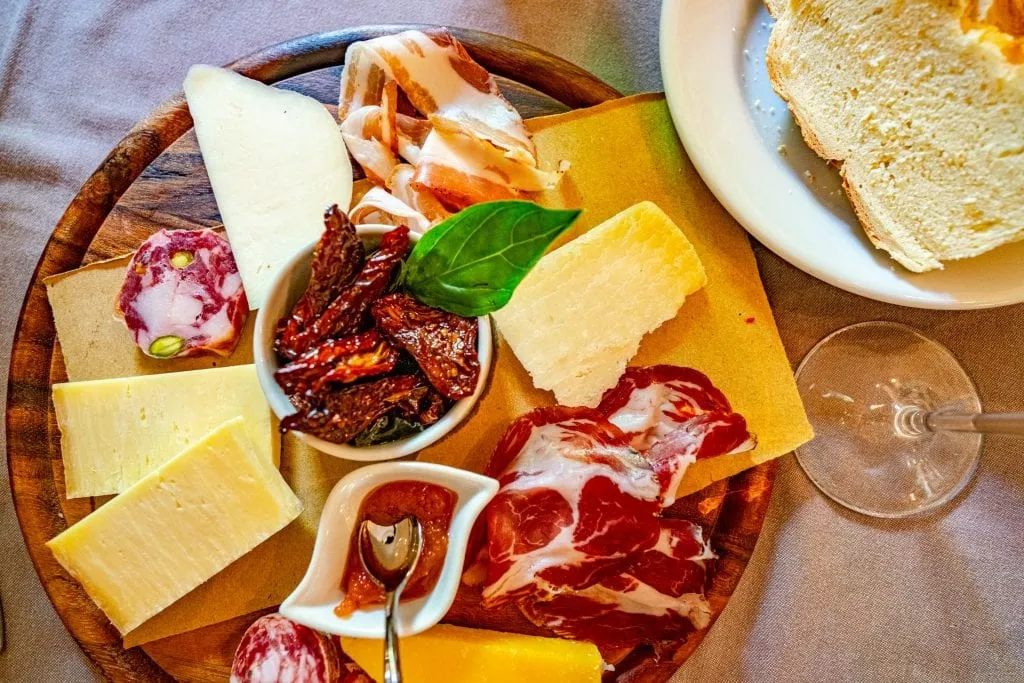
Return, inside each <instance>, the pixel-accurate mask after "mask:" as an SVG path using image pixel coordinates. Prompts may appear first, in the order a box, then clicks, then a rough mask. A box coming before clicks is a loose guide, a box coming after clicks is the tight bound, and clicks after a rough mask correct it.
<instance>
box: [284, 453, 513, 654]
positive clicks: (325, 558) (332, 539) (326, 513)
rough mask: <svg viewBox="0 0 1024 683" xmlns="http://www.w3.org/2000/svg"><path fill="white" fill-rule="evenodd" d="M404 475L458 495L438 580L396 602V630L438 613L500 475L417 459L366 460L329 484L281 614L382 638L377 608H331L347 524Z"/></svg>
mask: <svg viewBox="0 0 1024 683" xmlns="http://www.w3.org/2000/svg"><path fill="white" fill-rule="evenodd" d="M410 480H412V481H422V482H426V483H431V484H437V485H440V486H444V487H446V488H448V489H450V490H452V491H454V492H455V493H456V494H457V495H458V500H457V501H456V504H455V508H454V510H453V512H452V521H451V524H450V526H449V528H448V550H447V553H446V554H445V560H444V565H443V568H442V571H441V575H440V577H439V578H438V581H437V584H436V585H435V586H434V589H433V590H432V591H431V592H430V593H429V594H428V595H426V596H423V597H420V598H414V599H412V600H408V601H402V602H401V603H399V608H398V614H397V618H398V632H399V634H400V635H405V636H409V635H415V634H417V633H421V632H423V631H425V630H427V629H428V628H430V627H431V626H433V625H435V624H437V623H438V622H439V621H440V620H441V619H443V618H444V615H445V614H447V613H448V610H449V609H450V608H451V606H452V603H453V602H454V601H455V596H456V594H457V592H458V589H459V585H460V583H461V581H462V570H463V564H464V560H465V555H466V548H467V545H468V543H469V536H470V534H471V532H472V530H473V526H474V525H475V523H476V520H477V518H478V517H479V516H480V514H481V513H482V512H483V510H484V508H485V507H486V506H487V504H488V503H489V502H490V501H491V499H492V498H494V496H495V495H496V494H497V492H498V482H497V480H495V479H492V478H491V477H487V476H484V475H482V474H477V473H475V472H470V471H468V470H462V469H458V468H455V467H450V466H448V465H440V464H436V463H429V462H419V461H407V462H385V463H377V464H373V465H366V466H364V467H360V468H359V469H357V470H355V471H353V472H350V473H349V474H348V475H346V476H345V477H343V478H342V479H341V480H339V481H338V482H337V483H336V484H335V485H334V488H333V489H332V490H331V493H330V495H329V496H328V497H327V501H326V502H325V503H324V508H323V512H322V513H321V515H320V523H319V526H318V528H317V535H316V543H315V545H314V547H313V556H312V558H311V559H310V563H309V567H308V568H307V570H306V574H305V575H304V576H303V578H302V581H301V582H299V585H298V586H296V588H295V590H294V591H292V593H291V594H290V595H289V596H288V597H287V598H285V600H284V602H282V603H281V607H280V613H281V614H282V615H284V616H285V617H287V618H289V619H292V620H293V621H297V622H298V623H300V624H304V625H306V626H309V627H310V628H313V629H316V630H319V631H322V632H324V633H330V634H333V635H339V636H349V637H353V638H383V637H384V610H383V607H370V608H364V609H360V610H357V611H356V612H355V613H354V614H353V615H351V616H349V617H346V618H342V617H339V616H337V615H336V614H335V613H334V607H335V606H336V605H337V604H338V603H339V602H340V601H341V599H342V598H343V597H344V591H343V589H342V581H343V580H344V575H345V570H346V567H347V565H348V553H349V552H350V551H351V548H350V546H351V540H352V531H353V529H352V527H354V525H355V522H356V521H358V515H359V509H360V508H361V506H362V503H363V500H364V499H365V497H366V495H367V494H369V493H370V492H371V491H373V490H374V489H376V488H377V487H378V486H381V485H383V484H386V483H389V482H395V481H410ZM346 520H348V522H349V523H348V524H347V525H346V524H345V521H346ZM317 595H320V596H321V597H319V598H317V597H316V596H317Z"/></svg>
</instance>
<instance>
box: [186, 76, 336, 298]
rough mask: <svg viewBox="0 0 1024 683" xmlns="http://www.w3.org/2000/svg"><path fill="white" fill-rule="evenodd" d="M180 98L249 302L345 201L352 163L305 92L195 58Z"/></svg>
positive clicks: (317, 105)
mask: <svg viewBox="0 0 1024 683" xmlns="http://www.w3.org/2000/svg"><path fill="white" fill-rule="evenodd" d="M184 89H185V98H186V99H187V100H188V107H189V111H190V112H191V114H192V119H193V120H194V121H195V130H196V137H198V138H199V148H200V150H202V153H203V162H204V163H205V165H206V171H207V173H208V174H209V176H210V185H211V186H212V187H213V194H214V196H215V197H216V198H217V208H218V209H220V215H221V218H222V219H223V221H224V227H225V228H227V232H228V239H230V240H231V246H232V248H233V249H234V252H235V258H236V259H237V260H238V268H239V270H240V271H241V273H242V281H243V282H244V283H245V291H246V293H247V294H248V297H249V306H250V307H252V308H254V309H255V308H259V307H260V306H262V305H263V300H264V299H265V298H266V296H267V289H268V288H269V286H270V282H271V280H272V279H273V278H274V276H275V275H276V274H277V272H278V270H279V269H280V268H281V266H282V265H284V264H285V263H286V262H287V261H288V259H290V258H291V257H292V256H294V255H295V253H296V252H298V251H299V249H301V248H302V247H304V246H306V245H307V244H309V243H311V242H313V241H314V240H315V239H316V238H317V237H318V236H319V235H320V232H321V230H323V222H322V221H323V211H324V209H325V208H326V207H328V206H330V205H332V204H337V205H338V206H339V207H340V208H341V209H342V210H343V211H347V210H348V206H349V202H350V201H351V200H352V164H351V162H349V159H348V152H347V151H346V149H345V141H344V140H343V139H342V137H341V132H340V131H339V130H338V126H337V124H336V123H335V122H334V117H332V116H331V113H330V112H329V111H327V109H326V108H325V107H324V106H323V105H322V104H320V103H319V102H317V101H316V100H314V99H313V98H311V97H306V96H305V95H300V94H299V93H297V92H292V91H290V90H282V89H280V88H273V87H270V86H268V85H264V84H262V83H260V82H259V81H254V80H251V79H249V78H246V77H244V76H242V75H240V74H237V73H235V72H233V71H229V70H227V69H220V68H217V67H213V66H205V65H202V64H197V65H196V66H193V67H192V68H191V69H189V72H188V76H187V77H186V78H185V84H184Z"/></svg>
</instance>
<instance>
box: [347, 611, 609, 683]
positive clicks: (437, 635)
mask: <svg viewBox="0 0 1024 683" xmlns="http://www.w3.org/2000/svg"><path fill="white" fill-rule="evenodd" d="M383 647H384V645H383V641H381V640H367V639H361V638H342V639H341V648H342V649H343V650H344V651H345V654H347V655H348V656H349V657H351V658H352V659H353V661H355V663H356V664H358V665H359V666H361V667H362V668H363V669H364V670H365V671H366V672H367V673H369V674H370V676H371V677H372V678H373V679H374V680H375V681H383V680H384V676H383V671H382V664H381V663H382V662H383V661H384V650H383ZM603 671H604V665H603V664H602V661H601V655H600V653H599V652H598V651H597V647H596V646H594V645H593V644H591V643H585V642H582V641H574V640H562V639H560V638H540V637H537V636H523V635H519V634H516V633H502V632H498V631H485V630H482V629H475V628H463V627H459V626H449V625H447V624H440V625H438V626H435V627H433V628H431V629H430V630H428V631H425V632H424V633H421V634H419V635H417V636H410V637H407V638H402V672H403V675H404V678H403V680H404V681H406V683H476V682H477V681H487V682H488V683H506V682H507V683H520V682H521V681H528V682H529V681H535V682H537V683H539V682H540V681H550V680H556V679H557V680H558V683H598V681H600V680H601V673H602V672H603ZM554 672H557V676H555V675H554Z"/></svg>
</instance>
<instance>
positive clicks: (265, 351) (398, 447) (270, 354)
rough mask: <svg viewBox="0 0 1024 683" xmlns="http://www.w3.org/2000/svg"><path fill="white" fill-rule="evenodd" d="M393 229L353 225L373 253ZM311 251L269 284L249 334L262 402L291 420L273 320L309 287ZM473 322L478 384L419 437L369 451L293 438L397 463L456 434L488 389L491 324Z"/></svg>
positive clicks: (340, 453)
mask: <svg viewBox="0 0 1024 683" xmlns="http://www.w3.org/2000/svg"><path fill="white" fill-rule="evenodd" d="M393 229H394V227H393V226H390V225H359V226H356V232H357V234H358V235H359V237H360V238H361V239H362V240H363V244H364V245H365V246H366V249H367V251H370V250H372V249H376V248H377V245H378V243H379V242H380V238H381V236H383V235H384V233H386V232H388V231H390V230H393ZM409 238H410V240H411V241H412V242H413V243H414V244H415V243H416V242H417V241H418V240H419V235H417V234H415V233H410V234H409ZM315 246H316V244H315V243H313V244H310V245H308V246H307V247H306V248H305V249H303V250H302V251H300V252H299V253H298V254H296V255H295V257H294V258H292V259H291V260H290V261H289V262H288V263H287V264H285V266H284V267H283V268H282V269H281V272H280V273H278V275H277V277H276V278H275V279H274V282H273V283H272V284H271V286H270V291H269V292H268V294H267V298H266V301H265V302H264V304H263V308H261V309H260V310H259V312H258V313H257V314H256V329H255V332H254V334H253V362H254V363H255V364H256V375H257V377H259V381H260V387H261V388H262V389H263V393H264V395H265V396H266V397H267V403H269V404H270V408H271V410H273V411H274V414H275V415H277V417H278V418H284V417H286V416H288V415H291V414H292V413H294V412H296V410H295V406H293V405H292V403H291V401H289V400H288V396H287V395H286V394H285V393H284V391H283V390H282V389H281V387H280V386H278V384H277V381H276V380H275V379H274V373H275V372H276V371H277V370H278V368H280V367H281V363H280V361H279V360H278V357H277V354H276V353H274V334H275V332H276V330H277V323H278V321H280V320H281V318H283V317H284V316H286V315H288V313H289V312H290V311H291V309H292V306H294V304H295V302H296V301H297V300H298V299H299V297H300V296H301V295H302V293H303V292H304V291H305V289H306V285H307V284H308V283H309V267H310V262H311V261H312V259H313V248H314V247H315ZM477 321H478V324H479V331H478V332H477V352H478V355H479V360H480V379H479V380H477V383H476V390H475V391H474V392H473V395H472V396H469V397H467V398H464V399H462V400H460V401H456V402H455V404H454V405H452V407H451V409H449V411H448V412H447V413H445V415H444V416H443V417H442V418H441V419H440V420H438V421H437V422H435V423H434V424H432V425H430V426H429V427H427V428H426V429H424V430H423V431H422V432H420V433H418V434H414V435H412V436H409V437H406V438H404V439H398V440H396V441H390V442H388V443H382V444H377V445H374V446H352V445H349V444H337V443H331V442H330V441H325V440H324V439H321V438H318V437H316V436H313V435H312V434H304V433H302V432H295V435H296V436H298V437H299V438H300V439H302V440H303V441H305V442H306V443H307V444H309V445H310V446H312V447H313V448H315V449H317V450H318V451H322V452H324V453H327V454H329V455H333V456H335V457H338V458H345V459H346V460H358V461H361V462H376V461H380V460H393V459H395V458H401V457H403V456H406V455H411V454H413V453H415V452H417V451H420V450H423V449H424V448H426V447H427V446H430V445H431V444H433V443H435V442H436V441H438V440H439V439H441V438H442V437H444V436H445V435H446V434H448V433H449V432H450V431H452V430H453V429H455V427H457V426H458V425H459V423H460V422H462V420H463V419H465V417H466V416H467V415H469V413H470V411H471V410H472V409H473V406H474V405H475V404H476V402H477V400H479V398H480V395H481V394H482V393H483V390H484V387H485V386H486V385H487V377H488V375H489V374H490V370H491V361H492V358H493V353H492V351H493V348H492V347H493V342H492V336H491V319H490V317H488V316H482V317H480V318H478V319H477Z"/></svg>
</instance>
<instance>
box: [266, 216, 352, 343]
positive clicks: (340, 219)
mask: <svg viewBox="0 0 1024 683" xmlns="http://www.w3.org/2000/svg"><path fill="white" fill-rule="evenodd" d="M365 258H366V254H365V253H364V250H363V243H362V241H361V240H360V239H359V236H358V235H357V234H356V229H355V227H354V226H353V225H352V223H351V222H350V221H349V220H348V217H347V216H346V215H345V214H343V213H342V212H341V211H340V210H339V209H338V205H337V204H334V205H332V206H331V207H330V208H328V209H327V210H326V211H325V212H324V233H323V235H321V236H320V239H319V241H318V242H317V243H316V247H315V248H314V250H313V262H312V264H311V265H310V270H309V285H307V287H306V291H305V292H303V294H302V296H301V297H299V300H298V301H297V302H295V306H294V307H293V308H292V312H291V314H290V315H289V316H287V317H285V318H282V319H281V322H280V323H279V324H278V328H277V335H276V338H275V340H274V349H275V350H276V351H277V352H278V353H279V354H281V355H282V356H285V357H286V358H291V359H294V358H296V357H297V356H298V355H299V354H298V353H297V352H296V351H295V347H294V344H295V339H296V335H298V334H299V332H301V331H302V330H304V329H305V328H306V326H307V325H309V324H310V323H311V322H313V321H314V320H316V318H317V316H319V315H320V314H321V313H323V311H324V309H325V308H327V306H328V304H330V303H331V301H332V300H333V299H334V298H335V297H337V296H338V294H340V293H341V291H342V289H344V288H345V287H346V286H348V285H349V284H350V283H351V282H352V280H353V279H354V278H355V275H356V273H358V272H359V270H360V269H361V268H362V267H363V261H364V259H365Z"/></svg>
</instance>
